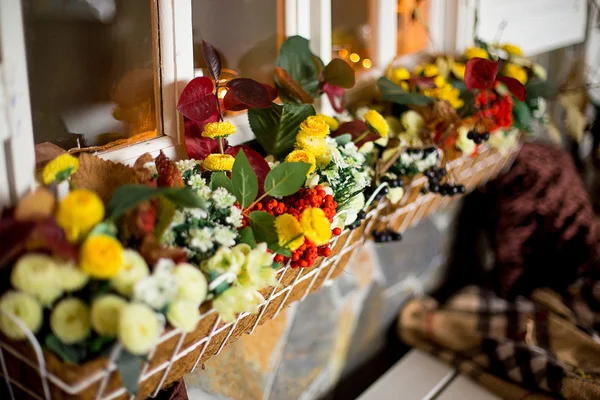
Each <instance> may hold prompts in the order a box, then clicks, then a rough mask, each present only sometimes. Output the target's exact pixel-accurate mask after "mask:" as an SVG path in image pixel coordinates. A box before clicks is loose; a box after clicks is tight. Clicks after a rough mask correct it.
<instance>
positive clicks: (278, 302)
mask: <svg viewBox="0 0 600 400" xmlns="http://www.w3.org/2000/svg"><path fill="white" fill-rule="evenodd" d="M517 153H518V149H514V150H513V151H512V152H511V153H509V154H504V155H503V154H500V153H498V152H495V151H492V150H485V151H483V152H482V153H480V154H479V155H478V156H476V157H466V156H462V157H458V156H456V155H451V156H450V157H449V158H450V160H449V161H448V163H447V168H448V170H449V171H451V173H452V175H453V176H454V177H455V178H456V179H457V180H458V181H459V182H461V183H463V184H464V185H465V186H466V188H467V191H470V190H472V189H473V188H475V187H477V186H479V185H482V184H484V183H485V182H487V181H488V180H489V179H491V178H493V177H495V176H496V175H497V174H498V173H499V172H500V171H501V170H502V169H503V168H504V167H506V166H507V165H510V163H511V162H512V160H513V159H514V157H515V156H516V154H517ZM425 182H426V179H425V178H424V177H422V176H420V177H417V178H415V179H413V180H412V182H411V183H410V184H409V185H408V186H407V188H406V194H405V196H404V197H403V199H402V201H401V202H400V204H398V205H395V206H394V205H391V204H389V203H387V202H385V201H384V202H380V203H378V204H377V206H375V207H372V208H371V209H370V210H369V212H368V213H367V218H366V219H365V220H364V221H363V223H362V224H361V226H360V227H359V228H357V229H354V230H352V231H349V230H345V231H344V232H342V234H341V235H340V236H338V237H336V238H335V239H334V240H333V244H332V246H331V248H332V254H331V255H330V256H329V257H328V258H327V259H322V258H320V259H318V260H317V262H316V263H315V265H314V266H313V267H310V268H305V269H294V268H291V267H290V266H289V265H287V266H285V267H283V268H281V269H280V270H279V271H278V275H277V276H278V279H279V283H280V285H279V286H278V287H276V288H267V289H264V290H263V291H262V293H263V295H264V297H265V299H266V301H265V302H264V303H263V304H262V305H261V306H260V308H259V310H258V312H257V313H256V314H248V313H243V314H240V315H238V317H237V319H236V320H235V321H234V322H233V323H224V322H223V321H221V318H220V317H219V316H218V315H217V313H216V312H215V311H214V310H212V309H209V308H208V307H206V306H205V309H203V310H202V311H203V312H202V313H201V316H200V321H199V323H198V326H197V328H196V330H195V331H193V332H191V333H188V334H185V333H182V332H181V331H179V330H177V329H168V330H167V331H165V332H164V333H163V335H162V336H161V339H160V342H159V343H158V345H157V346H156V348H155V349H154V350H153V351H152V352H151V353H150V355H149V362H148V363H147V364H145V365H144V366H143V369H142V373H141V376H140V391H139V394H138V398H147V397H148V396H152V397H154V396H155V395H156V394H157V393H158V391H159V390H160V389H161V388H164V387H165V386H168V385H169V384H171V383H172V382H174V381H176V380H178V379H180V378H181V377H183V376H184V375H186V374H187V373H189V372H191V371H193V370H194V369H196V368H197V367H198V366H199V365H202V363H204V362H205V361H206V360H208V359H209V358H210V357H212V356H214V355H216V354H219V353H220V352H221V350H222V349H223V348H224V347H225V346H226V345H227V344H229V343H232V342H234V341H235V340H237V339H238V337H239V336H240V335H241V334H243V333H252V332H253V331H254V330H255V329H256V327H257V326H258V325H260V324H262V323H264V322H266V321H268V320H270V319H273V318H275V317H276V316H277V315H278V314H279V312H280V311H281V310H282V309H283V308H284V307H287V306H289V305H290V304H291V303H293V302H295V301H298V300H303V299H304V298H305V297H306V296H307V295H308V294H310V293H311V292H313V291H315V290H317V289H318V288H319V287H321V286H322V285H323V284H327V283H328V282H329V281H331V280H332V279H335V278H336V277H337V276H338V275H340V274H341V273H342V271H344V269H345V267H346V265H347V264H348V262H349V261H350V260H351V258H352V256H353V254H354V252H355V251H356V250H357V249H358V248H360V246H361V245H362V244H363V243H364V241H365V240H366V239H367V238H368V237H369V235H370V233H371V232H372V231H373V230H374V229H380V228H382V227H385V226H387V227H391V228H393V229H395V230H397V231H400V232H403V231H405V230H406V229H408V228H409V227H410V226H412V225H414V224H416V223H418V222H419V221H420V220H421V218H423V217H424V216H426V215H427V214H429V213H431V212H433V211H435V210H437V209H438V208H440V207H444V206H446V205H447V204H448V203H450V202H452V201H455V200H456V199H457V198H458V197H457V196H455V197H441V196H439V195H435V194H426V195H423V194H421V187H422V186H423V184H424V183H425ZM119 351H121V349H120V346H118V345H117V346H115V348H113V350H112V352H111V355H110V357H108V358H105V357H102V358H98V359H95V360H92V361H89V362H87V363H85V364H83V365H79V366H77V365H69V364H65V363H63V362H62V361H61V360H59V359H58V358H57V357H56V356H54V355H53V354H51V353H49V352H43V351H42V350H41V346H40V344H39V343H38V342H37V341H36V340H35V338H34V337H33V336H32V337H31V338H30V340H29V342H19V343H16V342H11V341H9V340H7V339H6V338H0V364H1V366H2V370H1V371H0V372H1V375H2V377H3V379H4V381H5V383H6V384H7V387H5V388H3V389H2V390H3V391H4V392H2V391H0V398H2V399H6V398H16V399H20V398H28V399H29V398H33V399H104V400H108V399H132V398H133V396H131V395H129V394H128V393H127V391H126V390H125V388H124V387H123V386H122V385H121V380H120V377H119V374H118V372H117V370H116V366H115V364H114V360H115V359H116V358H117V356H118V354H119Z"/></svg>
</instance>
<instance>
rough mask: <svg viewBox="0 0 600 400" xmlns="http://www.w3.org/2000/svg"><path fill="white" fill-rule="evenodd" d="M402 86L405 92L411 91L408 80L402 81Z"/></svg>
mask: <svg viewBox="0 0 600 400" xmlns="http://www.w3.org/2000/svg"><path fill="white" fill-rule="evenodd" d="M400 87H401V88H402V90H404V91H405V92H410V85H409V84H408V82H400Z"/></svg>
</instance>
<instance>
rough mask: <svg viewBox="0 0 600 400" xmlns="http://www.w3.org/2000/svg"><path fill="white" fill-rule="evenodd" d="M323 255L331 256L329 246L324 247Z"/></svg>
mask: <svg viewBox="0 0 600 400" xmlns="http://www.w3.org/2000/svg"><path fill="white" fill-rule="evenodd" d="M323 255H324V256H325V257H329V256H330V255H331V249H330V248H329V247H326V248H324V249H323Z"/></svg>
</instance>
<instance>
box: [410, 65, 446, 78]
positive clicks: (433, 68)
mask: <svg viewBox="0 0 600 400" xmlns="http://www.w3.org/2000/svg"><path fill="white" fill-rule="evenodd" d="M415 74H416V75H423V76H424V77H426V78H433V77H434V76H436V75H439V74H440V70H439V69H438V67H437V65H435V64H420V65H417V67H416V68H415Z"/></svg>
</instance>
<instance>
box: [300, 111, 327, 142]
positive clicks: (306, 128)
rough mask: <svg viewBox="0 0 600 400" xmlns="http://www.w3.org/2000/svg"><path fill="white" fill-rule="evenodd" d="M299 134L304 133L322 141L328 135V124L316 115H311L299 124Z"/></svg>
mask: <svg viewBox="0 0 600 400" xmlns="http://www.w3.org/2000/svg"><path fill="white" fill-rule="evenodd" d="M300 132H305V133H306V134H307V135H309V136H311V137H314V138H320V139H324V138H325V137H326V136H327V135H329V124H327V122H326V121H325V120H324V119H323V118H322V117H320V116H318V115H311V116H310V117H308V118H306V119H305V120H304V121H302V123H301V124H300Z"/></svg>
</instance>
